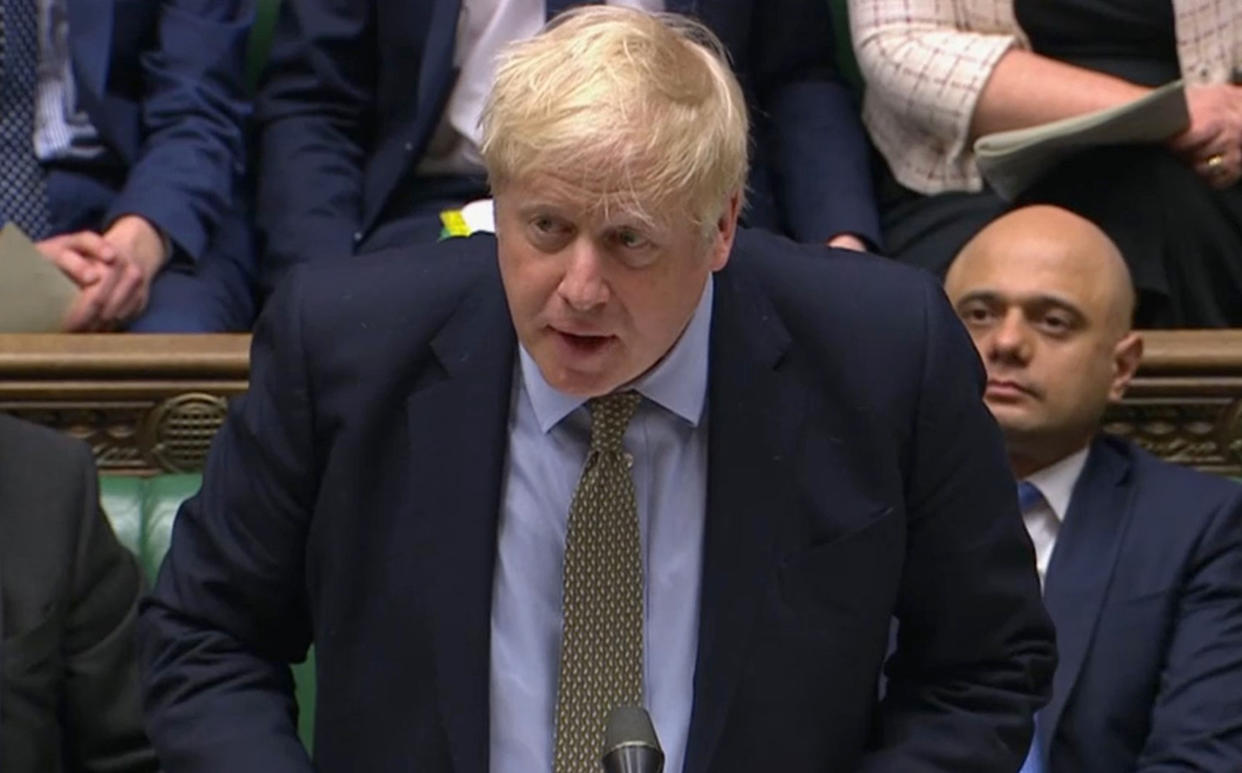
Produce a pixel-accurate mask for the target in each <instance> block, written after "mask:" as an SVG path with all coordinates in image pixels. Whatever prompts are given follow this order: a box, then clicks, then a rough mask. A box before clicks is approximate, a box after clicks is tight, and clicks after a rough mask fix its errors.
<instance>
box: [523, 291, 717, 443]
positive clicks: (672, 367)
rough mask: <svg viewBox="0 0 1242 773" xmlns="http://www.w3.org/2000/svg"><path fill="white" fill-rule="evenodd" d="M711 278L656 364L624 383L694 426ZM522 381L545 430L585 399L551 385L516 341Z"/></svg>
mask: <svg viewBox="0 0 1242 773" xmlns="http://www.w3.org/2000/svg"><path fill="white" fill-rule="evenodd" d="M713 292H714V290H713V281H712V278H711V277H708V280H707V282H705V283H704V286H703V293H702V295H700V296H699V305H698V306H696V307H695V309H694V314H692V315H691V316H690V322H689V323H688V324H687V325H686V329H685V330H684V331H682V334H681V337H680V338H678V339H677V343H675V344H673V348H672V349H670V350H669V351H668V354H666V355H665V356H664V358H663V359H661V360H660V361H659V362H658V363H656V366H655V367H654V368H652V369H651V370H649V371H647V372H646V373H645V374H643V375H642V376H641V377H640V378H639V379H638V380H637V381H635V382H634V383H633V384H630V385H629V387H628V388H630V389H634V390H637V391H638V393H639V394H641V395H642V396H643V397H645V398H647V399H648V400H651V401H652V402H654V403H657V404H659V405H661V406H663V407H664V408H666V409H668V410H669V411H671V412H673V413H674V414H676V415H677V416H680V417H681V418H682V419H684V420H685V421H686V422H688V423H689V424H690V425H691V426H694V427H697V426H698V425H699V421H700V420H701V419H702V417H703V404H704V402H706V400H707V351H708V345H709V342H710V334H711V322H712V295H713ZM518 356H519V360H520V364H521V369H522V383H523V385H524V386H525V387H526V393H527V394H528V395H530V402H531V405H532V406H533V407H534V409H535V418H536V419H537V420H538V421H539V428H540V430H541V431H543V432H545V433H546V432H548V431H550V430H551V429H552V428H553V427H555V426H556V425H557V424H559V423H560V422H561V420H562V419H564V418H565V417H566V416H568V415H569V414H571V413H573V412H574V411H575V410H577V408H578V407H579V406H580V405H582V404H583V403H585V402H586V398H584V397H578V396H575V395H567V394H565V393H563V392H558V391H557V390H555V389H553V388H552V387H551V386H550V385H549V384H548V382H547V381H545V380H544V378H543V374H542V373H540V372H539V366H538V365H536V364H535V360H534V358H532V357H531V356H530V352H528V351H526V347H524V346H520V345H519V346H518Z"/></svg>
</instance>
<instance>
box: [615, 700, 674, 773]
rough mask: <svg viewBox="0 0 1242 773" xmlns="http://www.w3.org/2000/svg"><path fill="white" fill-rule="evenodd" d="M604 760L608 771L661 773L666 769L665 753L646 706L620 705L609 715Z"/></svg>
mask: <svg viewBox="0 0 1242 773" xmlns="http://www.w3.org/2000/svg"><path fill="white" fill-rule="evenodd" d="M602 761H603V764H604V770H605V771H607V773H660V771H662V770H663V769H664V752H663V750H661V749H660V741H659V739H658V738H656V732H655V727H653V726H652V724H651V716H650V715H648V714H647V712H646V710H645V709H642V708H640V707H637V706H618V707H616V708H615V709H613V710H612V711H611V712H610V713H609V714H608V722H607V723H606V724H605V725H604V756H603V760H602Z"/></svg>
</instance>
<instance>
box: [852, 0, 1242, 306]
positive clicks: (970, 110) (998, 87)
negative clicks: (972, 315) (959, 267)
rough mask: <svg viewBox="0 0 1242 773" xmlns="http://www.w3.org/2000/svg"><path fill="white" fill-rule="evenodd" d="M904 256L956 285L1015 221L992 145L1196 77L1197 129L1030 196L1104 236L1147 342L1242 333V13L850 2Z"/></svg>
mask: <svg viewBox="0 0 1242 773" xmlns="http://www.w3.org/2000/svg"><path fill="white" fill-rule="evenodd" d="M850 10H851V23H852V30H853V40H854V47H855V50H856V52H857V56H858V61H859V65H860V67H861V69H862V71H863V74H864V76H865V78H866V81H867V91H866V98H865V101H864V109H863V118H864V122H865V123H866V125H867V128H868V130H869V131H870V133H871V137H872V139H873V140H874V142H875V145H876V146H877V148H878V149H879V151H880V153H881V154H882V155H883V156H884V158H885V160H886V161H887V162H888V167H889V169H890V170H891V174H892V177H893V178H895V180H893V179H889V180H887V181H884V182H882V183H881V185H880V188H881V193H880V198H881V209H882V215H883V220H884V238H885V243H886V246H887V248H888V252H889V254H891V255H893V256H894V257H896V258H898V259H900V260H905V261H909V262H913V263H916V264H918V265H921V266H923V267H925V268H929V269H931V270H933V271H936V272H939V273H943V271H944V270H945V269H946V268H947V267H948V264H949V262H950V261H951V259H952V257H953V256H954V255H956V254H957V252H958V250H959V249H960V248H961V247H962V245H963V244H965V243H966V241H967V240H969V239H970V237H971V236H973V235H974V234H975V233H976V232H977V231H978V230H979V229H980V228H981V227H982V226H983V225H985V224H986V223H988V222H989V221H991V220H992V219H994V218H995V217H997V216H999V215H1000V214H1001V213H1002V212H1004V211H1005V210H1006V209H1007V207H1006V205H1005V204H1004V202H1002V201H1001V200H1000V199H999V198H998V197H997V196H996V195H995V194H994V193H993V192H992V191H991V190H990V189H988V188H985V187H983V182H982V180H981V178H980V176H979V172H978V169H977V167H976V164H975V158H974V154H973V152H972V146H973V143H974V140H975V139H976V138H978V137H979V136H981V135H984V134H989V133H992V132H996V131H1003V130H1008V129H1017V128H1023V127H1028V126H1034V125H1038V124H1042V123H1046V122H1049V121H1053V120H1057V119H1061V118H1066V117H1069V116H1074V115H1079V114H1082V113H1086V112H1090V111H1093V110H1097V109H1101V108H1107V107H1113V106H1115V105H1118V104H1121V103H1124V102H1127V101H1130V100H1133V99H1136V98H1138V97H1140V96H1142V95H1144V94H1145V93H1147V92H1148V91H1149V90H1150V88H1151V87H1153V86H1157V85H1160V84H1163V83H1166V82H1169V81H1172V80H1175V79H1177V78H1179V77H1180V78H1185V79H1186V82H1187V84H1188V85H1189V88H1188V90H1187V101H1188V106H1189V110H1190V118H1191V125H1190V128H1189V129H1187V130H1186V131H1185V132H1183V133H1182V134H1181V135H1178V136H1176V137H1174V138H1172V139H1171V140H1170V141H1169V142H1168V143H1167V144H1166V145H1165V146H1163V147H1162V146H1159V145H1150V146H1131V147H1117V148H1107V149H1099V150H1091V151H1087V152H1084V153H1082V154H1079V155H1078V156H1075V157H1074V158H1072V159H1070V160H1069V161H1067V162H1065V163H1064V164H1062V165H1061V167H1060V168H1059V169H1058V170H1055V171H1054V172H1052V173H1051V174H1050V175H1049V176H1048V178H1047V179H1046V180H1044V181H1043V182H1042V183H1040V184H1037V185H1036V186H1035V187H1034V188H1033V189H1032V190H1030V191H1029V192H1028V193H1027V194H1025V195H1024V196H1023V201H1025V202H1028V203H1035V202H1043V203H1050V204H1057V205H1059V206H1062V207H1064V208H1067V209H1070V210H1072V211H1074V212H1077V213H1078V214H1080V215H1082V216H1084V217H1086V218H1087V219H1089V220H1091V221H1092V222H1094V223H1096V224H1097V225H1098V226H1100V227H1101V228H1102V229H1103V230H1104V231H1105V232H1106V233H1107V234H1108V235H1109V236H1110V237H1111V238H1112V240H1113V241H1114V242H1115V243H1116V244H1117V245H1118V247H1119V248H1120V249H1121V252H1122V254H1123V255H1124V256H1125V258H1126V261H1127V263H1129V266H1130V273H1131V276H1133V278H1134V282H1135V284H1136V286H1137V287H1138V289H1139V292H1140V295H1139V303H1138V312H1137V323H1138V324H1139V326H1140V327H1157V326H1158V327H1181V326H1190V327H1222V326H1225V327H1227V326H1242V186H1239V185H1238V180H1239V178H1240V177H1242V87H1239V86H1236V85H1233V84H1232V83H1230V80H1231V78H1232V77H1233V76H1234V74H1235V72H1236V71H1237V70H1238V69H1239V68H1242V13H1239V10H1238V4H1237V3H1235V2H1224V1H1223V0H944V2H936V3H932V2H910V1H909V0H850Z"/></svg>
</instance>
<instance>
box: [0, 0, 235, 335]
mask: <svg viewBox="0 0 1242 773" xmlns="http://www.w3.org/2000/svg"><path fill="white" fill-rule="evenodd" d="M3 10H4V30H5V47H4V78H3V89H2V90H0V101H2V104H3V108H4V111H3V116H4V118H3V120H2V122H0V140H2V142H3V146H2V148H0V152H2V153H3V154H4V155H3V161H4V163H5V164H6V175H5V176H4V182H2V183H0V215H2V216H3V218H4V219H7V220H12V221H14V222H16V223H17V224H18V225H19V226H21V228H22V229H23V230H25V231H26V232H27V233H28V234H29V235H30V236H31V237H32V238H33V239H35V240H36V242H37V246H38V247H39V249H40V251H41V252H42V253H43V254H44V255H46V256H47V257H48V258H49V259H50V260H52V261H53V262H54V263H55V264H56V265H57V266H59V267H60V269H61V270H62V271H63V272H64V273H65V274H66V275H68V276H69V277H70V278H71V279H73V280H74V281H75V282H76V283H77V284H78V285H79V286H80V287H81V292H80V294H79V296H78V298H77V301H76V302H75V303H74V305H73V307H72V310H71V313H70V314H69V317H68V320H67V327H68V329H70V330H86V331H94V330H114V329H128V330H131V331H142V332H209V331H226V330H246V329H248V328H249V326H250V324H251V322H252V320H253V315H254V310H253V299H252V290H251V286H250V285H251V279H250V273H251V264H252V249H253V247H252V244H251V232H250V229H249V227H248V226H247V225H246V220H245V210H246V206H245V205H244V203H243V199H242V197H241V196H240V185H239V178H240V176H241V173H242V171H243V168H244V144H245V143H244V139H243V130H242V125H243V120H244V117H245V115H246V112H247V109H248V108H247V104H246V97H245V94H244V79H243V69H244V60H245V45H246V39H247V33H248V30H249V26H250V17H251V15H252V13H253V10H252V9H251V4H250V3H248V2H245V1H244V0H166V1H165V2H160V3H155V2H141V3H135V2H125V1H124V0H90V2H74V1H73V0H6V1H5V3H4V8H3ZM31 138H33V141H32V139H31Z"/></svg>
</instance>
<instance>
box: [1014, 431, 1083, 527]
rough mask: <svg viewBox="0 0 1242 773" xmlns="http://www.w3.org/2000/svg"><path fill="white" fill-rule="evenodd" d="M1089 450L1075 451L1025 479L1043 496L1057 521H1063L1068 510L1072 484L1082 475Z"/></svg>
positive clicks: (1072, 490) (1072, 491)
mask: <svg viewBox="0 0 1242 773" xmlns="http://www.w3.org/2000/svg"><path fill="white" fill-rule="evenodd" d="M1090 448H1091V447H1090V446H1087V447H1086V448H1083V449H1082V450H1079V451H1075V452H1074V453H1072V454H1070V455H1069V456H1067V457H1065V458H1064V459H1062V460H1061V461H1059V462H1057V463H1055V464H1051V465H1049V466H1047V467H1045V468H1044V469H1042V470H1040V471H1039V472H1036V473H1032V474H1031V475H1029V476H1027V478H1026V480H1027V482H1029V483H1032V484H1034V485H1035V487H1036V488H1037V489H1039V493H1041V494H1043V495H1044V501H1045V502H1047V503H1048V507H1050V508H1052V514H1053V515H1055V516H1056V519H1057V520H1058V521H1061V522H1064V521H1065V512H1066V511H1067V510H1069V502H1070V496H1071V495H1072V494H1073V493H1074V484H1075V483H1077V482H1078V476H1079V475H1081V474H1082V468H1083V466H1084V465H1086V463H1087V452H1088V451H1089V450H1090Z"/></svg>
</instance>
